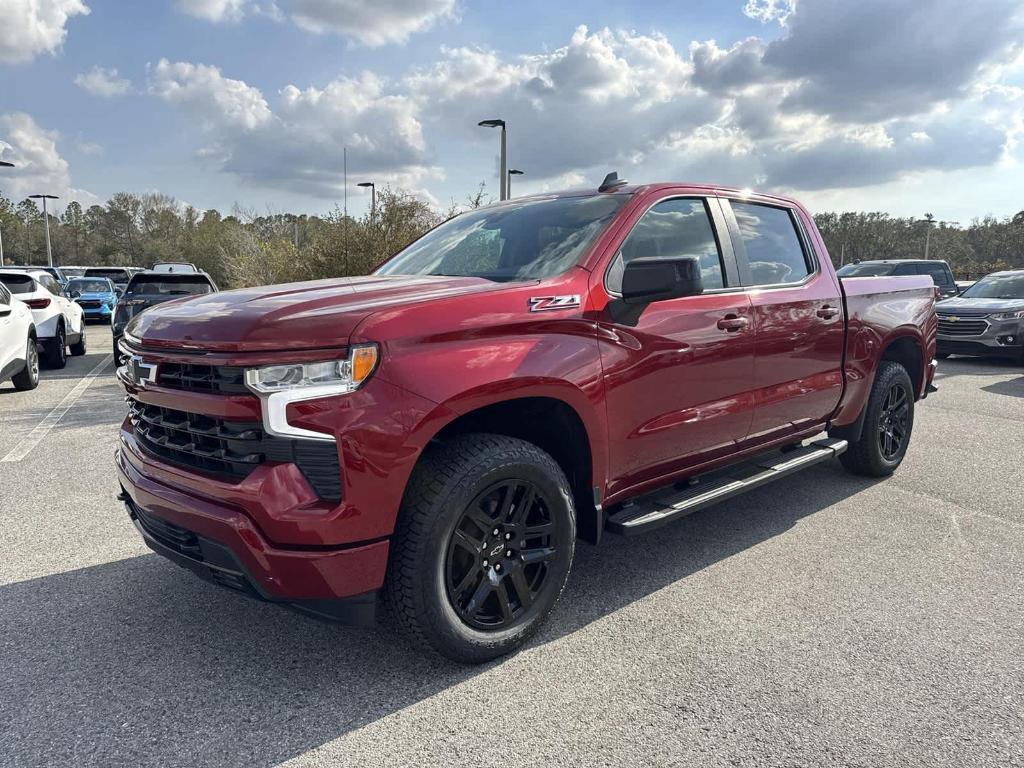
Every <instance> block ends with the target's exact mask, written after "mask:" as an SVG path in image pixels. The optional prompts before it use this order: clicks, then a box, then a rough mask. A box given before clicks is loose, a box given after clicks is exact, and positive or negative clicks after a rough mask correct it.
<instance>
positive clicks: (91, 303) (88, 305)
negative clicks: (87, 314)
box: [78, 299, 103, 309]
mask: <svg viewBox="0 0 1024 768" xmlns="http://www.w3.org/2000/svg"><path fill="white" fill-rule="evenodd" d="M78 303H79V304H80V305H81V306H82V309H99V308H100V305H101V304H102V303H103V302H101V301H99V300H97V299H83V300H81V301H79V302H78Z"/></svg>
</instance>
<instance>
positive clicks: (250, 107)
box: [149, 59, 271, 130]
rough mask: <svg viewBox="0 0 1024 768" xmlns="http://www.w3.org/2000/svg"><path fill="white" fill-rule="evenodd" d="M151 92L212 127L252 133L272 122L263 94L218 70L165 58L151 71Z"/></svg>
mask: <svg viewBox="0 0 1024 768" xmlns="http://www.w3.org/2000/svg"><path fill="white" fill-rule="evenodd" d="M150 75H151V77H150V85H149V90H150V93H152V94H154V95H156V96H159V97H160V98H161V99H163V100H164V101H168V102H171V103H172V104H179V105H181V106H182V107H184V108H185V109H187V110H188V111H189V112H190V113H192V114H193V115H195V116H196V117H198V118H199V119H200V120H202V121H203V122H204V124H205V125H207V126H211V127H226V128H238V129H242V130H252V129H254V128H256V127H257V126H258V125H260V124H262V123H265V122H267V121H268V120H270V119H271V112H270V107H268V106H267V102H266V100H265V99H264V98H263V94H262V93H260V91H259V89H258V88H253V87H251V86H249V85H247V84H246V83H244V82H243V81H241V80H232V79H230V78H227V77H224V76H223V75H222V74H221V73H220V70H219V69H217V67H211V66H207V65H205V64H189V63H188V62H177V63H174V64H172V63H171V62H169V61H167V59H161V60H160V61H159V62H157V64H156V66H155V67H153V68H152V70H151V72H150Z"/></svg>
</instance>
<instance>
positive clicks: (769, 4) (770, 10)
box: [743, 0, 796, 24]
mask: <svg viewBox="0 0 1024 768" xmlns="http://www.w3.org/2000/svg"><path fill="white" fill-rule="evenodd" d="M795 8H796V0H747V4H746V5H745V6H743V13H744V15H746V16H749V17H750V18H752V19H756V20H757V21H760V22H761V23H762V24H767V23H768V22H771V21H778V22H781V23H785V21H786V19H788V18H789V16H790V15H791V14H792V13H793V11H794V10H795Z"/></svg>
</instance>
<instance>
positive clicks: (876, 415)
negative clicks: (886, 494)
mask: <svg viewBox="0 0 1024 768" xmlns="http://www.w3.org/2000/svg"><path fill="white" fill-rule="evenodd" d="M865 408H866V413H865V415H864V429H863V431H862V432H861V435H860V439H859V440H857V441H856V442H853V443H850V446H849V448H847V450H846V452H845V453H843V454H840V456H839V461H840V462H842V464H843V466H844V467H846V468H847V469H848V470H850V471H851V472H854V473H856V474H858V475H867V476H869V477H886V476H888V475H891V474H892V473H893V472H895V471H896V468H897V467H898V466H899V465H900V464H901V463H902V462H903V457H904V456H905V455H906V453H907V447H908V446H909V445H910V434H911V432H912V431H913V428H914V385H913V383H912V382H911V381H910V375H909V374H908V373H907V370H906V369H905V368H904V367H903V366H902V365H900V364H899V363H896V362H893V361H892V360H883V361H882V362H881V363H880V364H879V366H878V372H877V373H876V375H875V383H874V385H873V386H872V387H871V395H870V396H869V397H868V402H867V405H866V406H865Z"/></svg>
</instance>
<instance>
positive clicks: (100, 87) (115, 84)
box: [75, 67, 132, 99]
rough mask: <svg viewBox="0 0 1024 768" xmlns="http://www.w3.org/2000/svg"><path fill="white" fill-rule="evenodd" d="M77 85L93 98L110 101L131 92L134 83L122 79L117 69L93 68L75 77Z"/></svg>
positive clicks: (124, 78)
mask: <svg viewBox="0 0 1024 768" xmlns="http://www.w3.org/2000/svg"><path fill="white" fill-rule="evenodd" d="M75 85H77V86H78V87H79V88H81V89H82V90H85V91H88V92H89V93H91V94H92V95H93V96H101V97H103V98H106V99H109V98H111V97H113V96H123V95H124V94H126V93H128V91H130V90H131V87H132V81H131V80H129V79H128V78H126V77H121V76H120V75H119V74H118V72H117V70H116V69H104V68H103V67H93V68H92V69H90V70H89V71H88V72H82V73H80V74H78V75H75Z"/></svg>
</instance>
